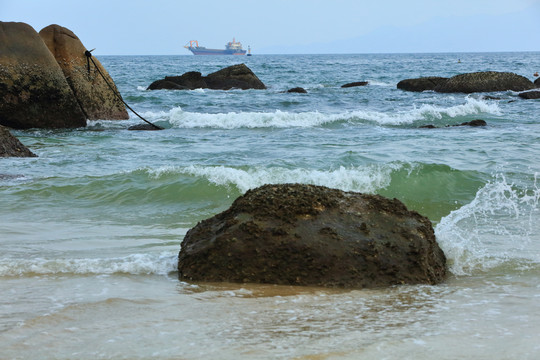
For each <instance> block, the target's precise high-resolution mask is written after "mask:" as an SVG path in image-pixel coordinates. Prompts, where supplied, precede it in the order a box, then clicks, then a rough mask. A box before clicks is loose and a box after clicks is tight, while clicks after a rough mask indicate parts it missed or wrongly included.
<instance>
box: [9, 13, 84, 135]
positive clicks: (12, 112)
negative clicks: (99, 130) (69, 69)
mask: <svg viewBox="0 0 540 360" xmlns="http://www.w3.org/2000/svg"><path fill="white" fill-rule="evenodd" d="M0 124H1V125H5V126H8V127H11V128H16V129H28V128H75V127H81V126H86V117H85V116H84V113H83V112H82V110H81V108H80V106H79V104H78V102H77V100H76V99H75V96H74V95H73V91H72V90H71V88H70V86H69V85H68V83H67V81H66V78H65V76H64V74H63V73H62V70H61V69H60V67H59V66H58V63H57V62H56V60H55V58H54V57H53V55H52V54H51V52H50V51H49V49H48V48H47V46H46V45H45V44H44V43H43V41H42V40H41V38H40V37H39V35H38V33H37V32H36V31H35V30H34V29H33V28H32V27H31V26H29V25H27V24H24V23H15V22H0Z"/></svg>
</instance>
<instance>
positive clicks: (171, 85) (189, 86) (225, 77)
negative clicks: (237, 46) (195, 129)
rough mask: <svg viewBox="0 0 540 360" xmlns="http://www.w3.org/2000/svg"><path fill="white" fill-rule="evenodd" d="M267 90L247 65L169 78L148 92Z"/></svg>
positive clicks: (156, 84)
mask: <svg viewBox="0 0 540 360" xmlns="http://www.w3.org/2000/svg"><path fill="white" fill-rule="evenodd" d="M233 88H235V89H242V90H247V89H266V86H265V85H264V84H263V82H262V81H261V80H259V78H258V77H257V76H256V75H255V74H254V73H253V71H251V69H249V68H248V67H247V66H246V65H245V64H238V65H233V66H229V67H226V68H224V69H221V70H219V71H216V72H214V73H211V74H208V75H207V76H202V74H201V73H200V72H197V71H190V72H187V73H185V74H183V75H181V76H167V77H165V78H164V79H162V80H157V81H154V82H153V83H152V84H150V86H148V88H147V90H162V89H168V90H193V89H213V90H229V89H233Z"/></svg>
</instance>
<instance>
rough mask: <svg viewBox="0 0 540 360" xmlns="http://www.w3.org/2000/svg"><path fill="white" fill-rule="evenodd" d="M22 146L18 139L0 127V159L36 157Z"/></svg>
mask: <svg viewBox="0 0 540 360" xmlns="http://www.w3.org/2000/svg"><path fill="white" fill-rule="evenodd" d="M36 156H37V155H36V154H34V153H33V152H31V151H30V150H29V149H28V148H27V147H26V146H24V145H23V144H22V143H21V142H20V141H19V139H17V138H16V137H15V136H13V135H12V134H11V133H10V132H9V130H8V129H7V128H5V127H4V126H1V125H0V157H36Z"/></svg>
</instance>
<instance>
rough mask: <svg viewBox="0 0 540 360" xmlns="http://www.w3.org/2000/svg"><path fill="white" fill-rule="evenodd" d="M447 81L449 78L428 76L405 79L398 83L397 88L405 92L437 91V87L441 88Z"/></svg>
mask: <svg viewBox="0 0 540 360" xmlns="http://www.w3.org/2000/svg"><path fill="white" fill-rule="evenodd" d="M447 80H448V78H445V77H439V76H428V77H421V78H417V79H405V80H401V81H400V82H398V84H397V88H398V89H401V90H405V91H415V92H422V91H427V90H435V88H436V87H437V86H440V85H441V84H443V83H444V82H446V81H447Z"/></svg>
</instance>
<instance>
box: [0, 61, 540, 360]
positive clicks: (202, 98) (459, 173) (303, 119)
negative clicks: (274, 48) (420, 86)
mask: <svg viewBox="0 0 540 360" xmlns="http://www.w3.org/2000/svg"><path fill="white" fill-rule="evenodd" d="M98 58H99V60H100V61H101V62H102V63H103V64H104V66H105V67H106V68H107V70H108V71H109V73H110V74H111V75H112V77H113V79H114V80H115V82H116V84H117V86H118V88H119V90H120V92H121V93H122V95H123V97H124V99H125V100H126V101H127V103H129V104H130V105H131V106H132V107H133V108H134V109H135V110H136V111H137V112H139V113H140V114H141V115H142V116H143V117H145V118H146V119H147V120H149V121H152V122H154V123H156V124H158V125H160V126H162V127H164V128H165V130H163V131H127V130H126V129H127V127H129V126H130V125H134V124H137V123H140V122H141V121H140V120H139V119H138V118H137V117H136V116H135V115H131V118H130V119H129V120H126V121H109V120H107V119H103V120H98V121H89V123H88V126H87V127H86V128H81V129H74V130H27V131H13V133H14V134H15V135H16V136H17V137H18V138H19V139H20V140H21V141H22V142H23V143H24V144H25V145H27V146H28V147H29V148H30V149H32V151H34V152H35V153H36V154H37V155H39V157H38V158H28V159H16V158H10V159H0V358H1V359H27V358H39V359H75V358H77V359H149V358H153V359H358V358H362V359H381V358H383V359H433V358H438V359H463V358H476V359H537V358H538V357H539V356H540V338H539V334H540V235H539V233H540V221H539V218H540V217H539V215H540V212H539V209H540V206H539V199H540V189H539V188H540V178H539V174H540V161H539V158H540V120H539V117H538V114H539V113H540V102H539V101H537V100H521V99H520V98H519V97H518V96H517V93H515V92H512V91H505V92H498V93H490V94H482V93H480V94H472V95H466V94H438V93H434V92H431V91H426V92H422V93H412V92H405V91H401V90H398V89H397V88H396V84H397V83H398V82H399V81H400V80H403V79H406V78H415V77H421V76H453V75H456V74H460V73H465V72H473V71H487V70H494V71H510V72H514V73H517V74H520V75H523V76H525V77H528V78H529V79H531V80H534V77H533V74H534V73H535V72H536V71H539V70H540V53H487V54H480V53H478V54H393V55H378V54H371V55H287V56H278V55H272V56H270V55H255V56H252V57H197V56H100V57H98ZM240 62H244V63H246V65H247V66H248V67H249V68H250V69H252V70H253V72H254V73H255V74H256V75H257V76H258V77H259V78H260V79H261V80H262V81H263V82H264V83H265V84H266V85H267V87H268V89H266V90H245V91H243V90H235V89H233V90H229V91H218V90H207V89H204V90H202V89H199V90H193V91H169V90H158V91H149V90H146V88H147V86H148V85H149V84H150V83H151V82H152V81H154V80H157V79H160V78H163V77H164V76H170V75H180V74H183V73H184V72H187V71H200V72H201V73H203V75H206V74H208V73H211V72H214V71H217V70H219V69H221V68H224V67H226V66H229V65H233V64H237V63H240ZM353 81H368V82H369V84H368V85H367V86H364V87H356V88H341V85H343V84H345V83H349V82H353ZM297 86H300V87H303V88H305V89H306V90H307V94H296V93H285V91H286V90H287V89H289V88H292V87H297ZM486 95H489V96H490V97H486ZM474 119H483V120H485V121H486V122H487V126H486V127H478V128H473V127H463V126H458V127H454V126H452V125H457V124H461V123H463V122H466V121H471V120H474ZM428 124H432V125H435V126H436V127H437V128H436V129H425V128H420V126H422V125H428ZM295 182H298V183H308V184H317V185H324V186H328V187H333V188H338V189H342V190H345V191H358V192H366V193H377V194H381V195H384V196H387V197H391V198H394V197H395V198H398V199H400V200H401V201H403V202H404V203H405V204H406V205H407V206H408V207H409V208H410V209H414V210H416V211H418V212H420V213H421V214H423V215H425V216H427V217H428V218H429V219H430V220H431V221H432V222H433V226H434V228H435V232H436V236H437V240H438V242H439V243H440V245H441V247H442V249H443V250H444V252H445V254H446V256H447V257H448V266H449V273H450V274H449V277H448V279H447V280H446V281H445V282H444V283H442V284H440V285H436V286H427V285H415V286H409V285H405V286H397V287H390V288H383V289H369V290H347V289H324V288H310V287H293V286H274V285H255V284H207V283H186V282H181V281H179V280H178V277H177V272H176V262H177V254H178V251H179V250H180V243H181V241H182V239H183V237H184V235H185V234H186V232H187V231H188V229H190V228H191V227H193V226H194V225H195V224H196V223H197V222H198V221H200V220H202V219H205V218H208V217H211V216H213V215H215V214H217V213H219V212H221V211H223V210H225V209H226V208H228V206H230V204H231V203H232V202H233V201H234V199H236V198H237V197H238V196H240V195H242V194H243V193H244V192H246V191H247V190H249V189H252V188H255V187H257V186H260V185H263V184H268V183H295Z"/></svg>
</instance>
